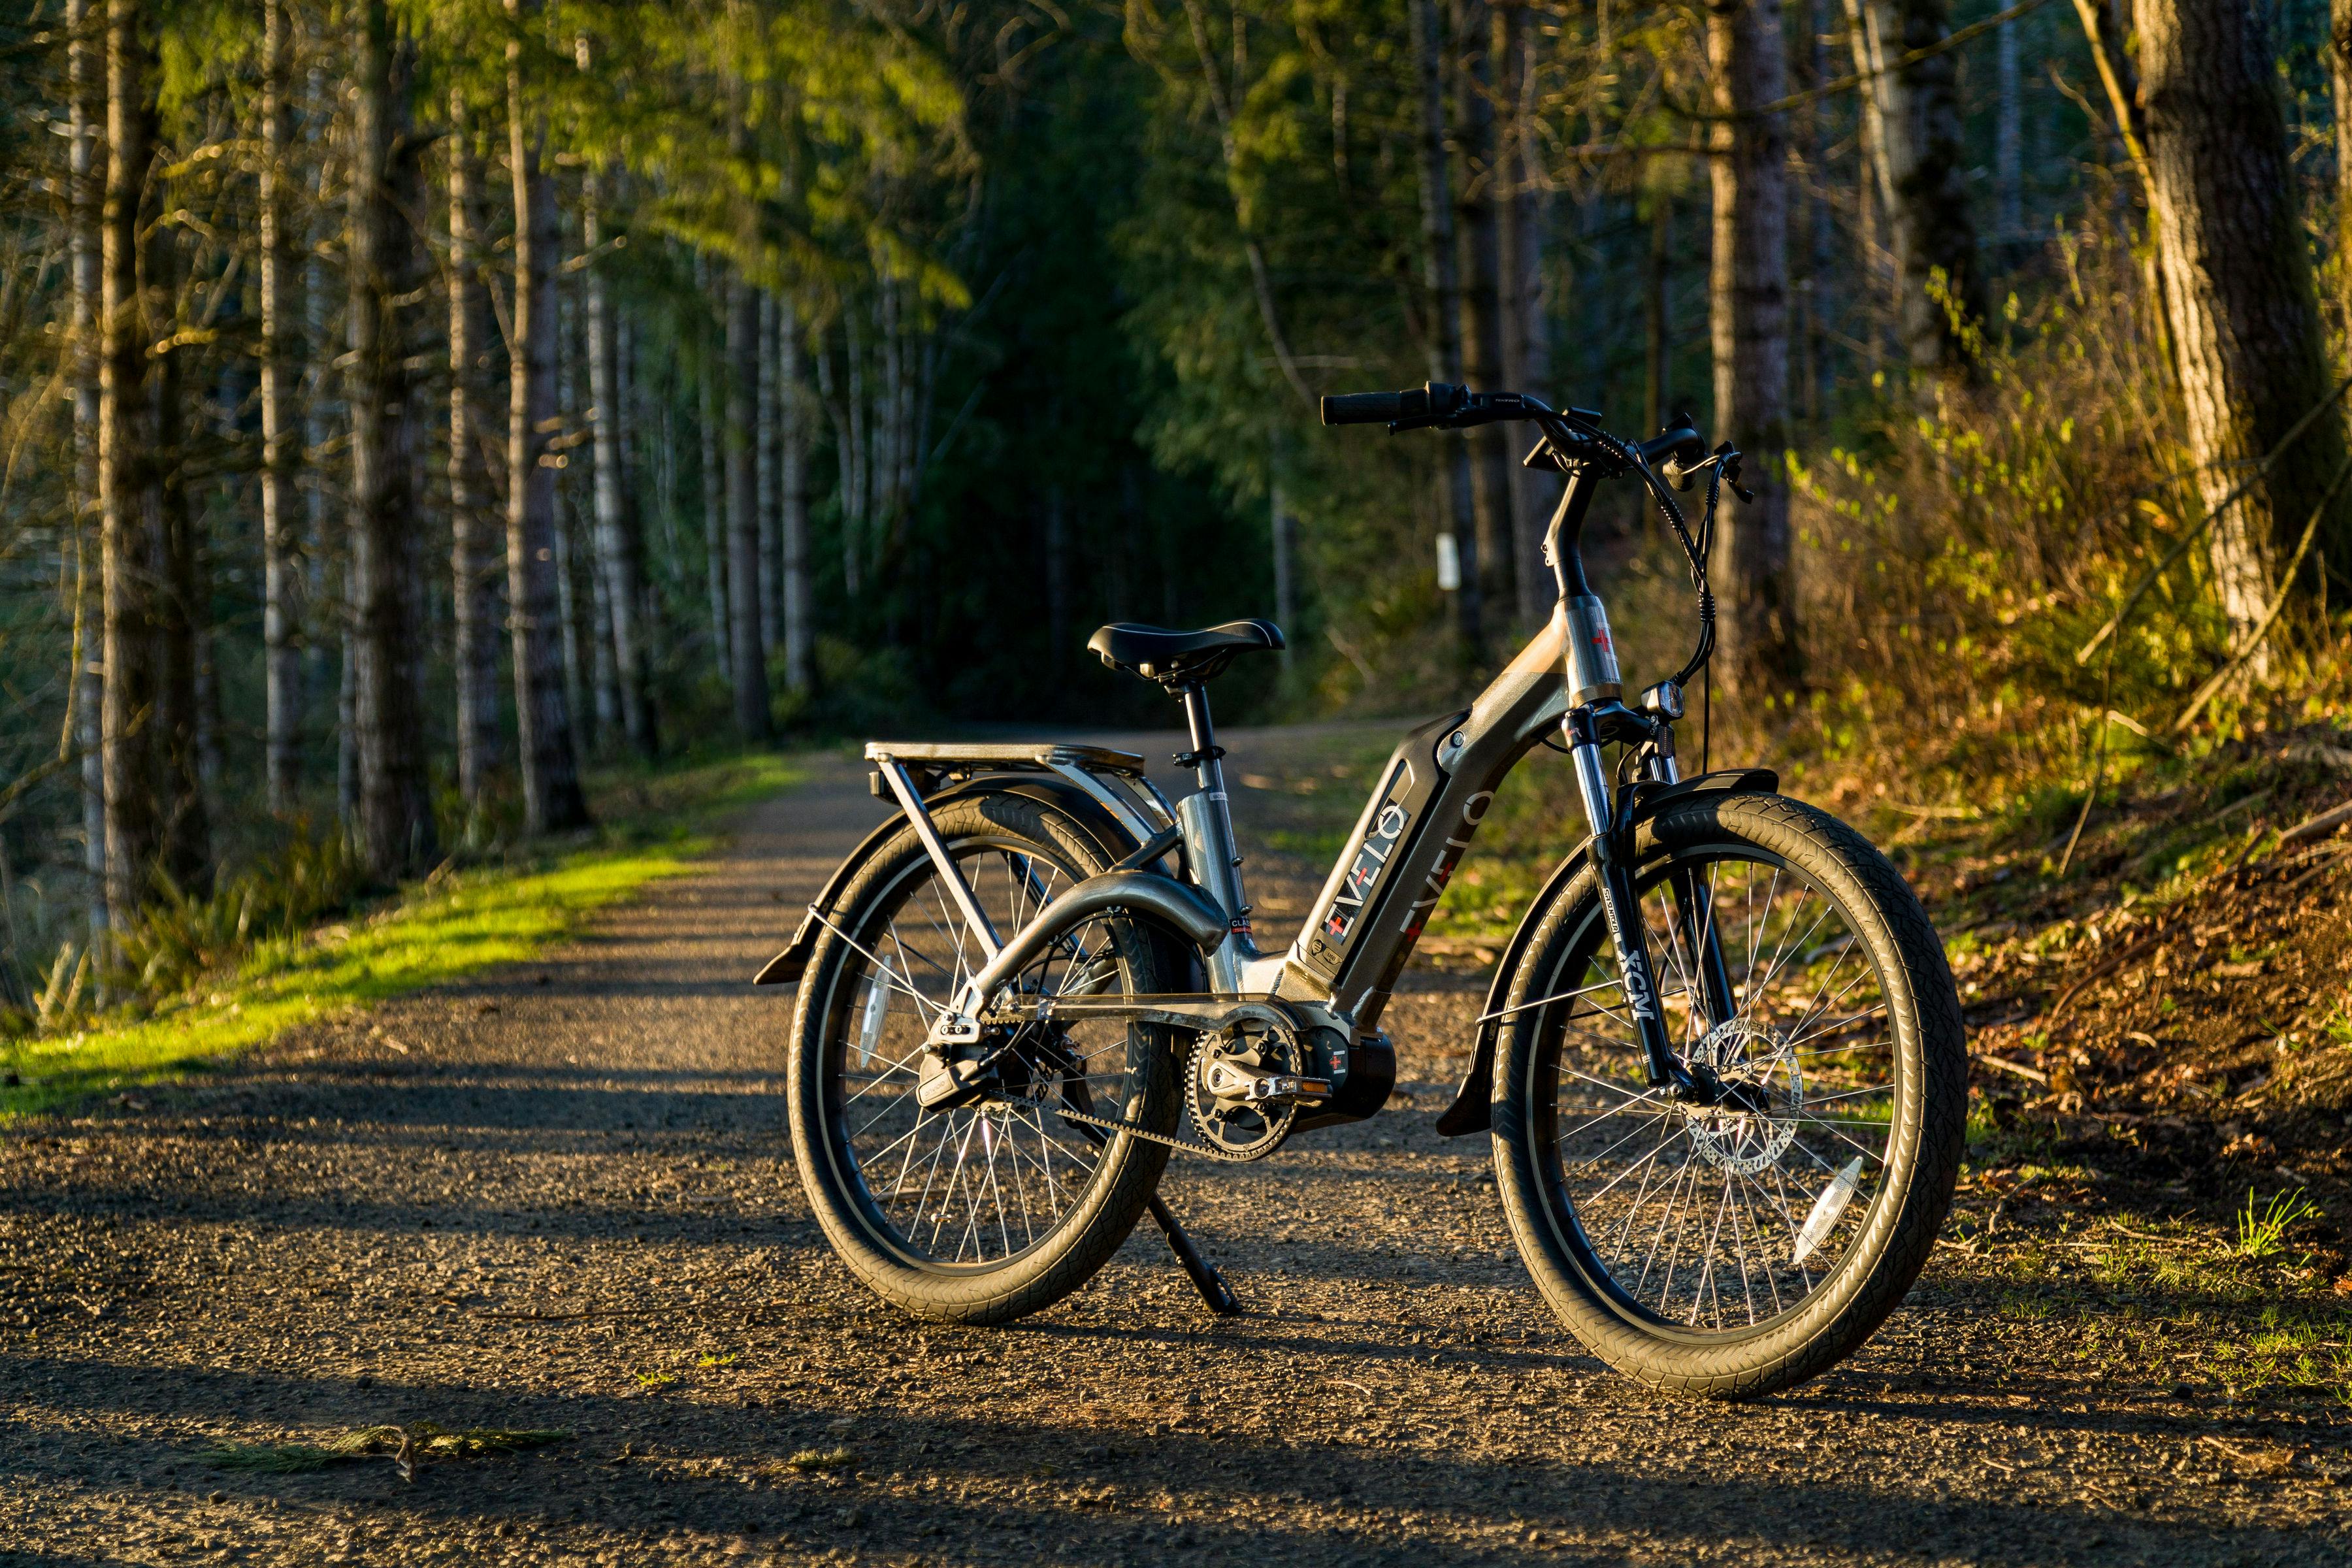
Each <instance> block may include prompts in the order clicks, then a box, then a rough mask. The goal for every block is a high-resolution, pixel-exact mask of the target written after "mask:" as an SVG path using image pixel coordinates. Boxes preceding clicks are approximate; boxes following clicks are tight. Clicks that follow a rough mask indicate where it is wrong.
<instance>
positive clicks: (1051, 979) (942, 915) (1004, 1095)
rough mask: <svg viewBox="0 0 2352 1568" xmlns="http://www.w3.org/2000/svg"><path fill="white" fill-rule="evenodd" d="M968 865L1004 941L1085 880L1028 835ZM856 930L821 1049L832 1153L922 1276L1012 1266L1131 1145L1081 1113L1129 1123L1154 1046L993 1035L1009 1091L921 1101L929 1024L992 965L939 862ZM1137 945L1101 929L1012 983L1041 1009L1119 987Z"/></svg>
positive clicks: (1048, 1032)
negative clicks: (1073, 1114) (947, 1102)
mask: <svg viewBox="0 0 2352 1568" xmlns="http://www.w3.org/2000/svg"><path fill="white" fill-rule="evenodd" d="M950 854H951V855H952V856H953V857H954V858H955V860H956V863H957V867H958V868H959V869H960V870H961V872H962V874H963V877H964V879H965V881H966V882H967V883H968V884H970V885H971V889H972V892H973V894H974V896H975V897H976V898H977V899H978V900H979V902H980V904H981V907H982V909H983V910H986V911H987V912H988V914H989V918H990V920H991V921H992V922H993V923H994V924H995V926H996V929H997V932H998V935H999V936H1000V937H1005V936H1010V935H1011V934H1012V933H1013V931H1018V930H1019V929H1021V927H1022V926H1024V925H1025V924H1026V923H1028V921H1030V920H1032V919H1034V917H1035V915H1036V913H1037V911H1038V910H1039V909H1041V908H1042V907H1043V906H1044V905H1045V903H1046V902H1048V901H1050V900H1052V899H1053V898H1054V897H1055V895H1056V894H1058V893H1059V892H1061V891H1062V890H1063V889H1066V888H1067V887H1068V886H1069V885H1070V884H1071V883H1072V882H1073V881H1076V880H1077V879H1079V877H1080V876H1081V875H1082V874H1083V873H1081V872H1078V871H1076V869H1074V868H1072V867H1071V866H1069V865H1067V864H1066V863H1063V862H1061V861H1058V860H1057V859H1055V858H1050V857H1048V856H1047V855H1045V853H1042V852H1041V850H1040V848H1039V847H1038V846H1035V845H1033V844H1027V843H1023V842H1018V841H1000V840H991V839H966V840H958V841H956V842H955V843H953V844H951V845H950ZM868 908H869V910H870V911H871V913H870V914H869V916H868V918H867V919H866V921H864V922H863V923H862V924H861V926H860V927H859V928H858V929H857V930H856V931H854V932H852V933H850V942H849V943H848V944H847V945H848V947H849V951H848V952H847V953H846V954H845V962H844V963H843V964H842V965H841V967H840V969H839V970H838V972H837V975H836V979H835V984H834V990H833V999H832V1005H831V1006H830V1007H829V1008H828V1011H827V1016H826V1021H825V1032H824V1042H823V1047H822V1048H823V1053H824V1055H823V1061H824V1083H823V1103H824V1117H825V1122H826V1131H827V1138H826V1144H827V1147H828V1148H829V1149H830V1151H831V1152H832V1157H833V1159H834V1161H835V1164H836V1166H837V1167H838V1168H839V1169H840V1171H841V1173H843V1174H844V1175H845V1177H846V1178H847V1182H846V1185H847V1188H848V1190H849V1191H850V1193H851V1194H853V1196H854V1199H855V1202H856V1205H857V1207H858V1209H859V1211H860V1213H861V1215H862V1218H863V1220H864V1222H865V1228H866V1230H867V1232H868V1234H869V1235H870V1236H871V1237H872V1238H873V1239H874V1240H875V1241H876V1242H877V1243H878V1244H880V1245H882V1246H883V1247H887V1248H888V1249H889V1250H890V1251H892V1252H893V1253H895V1254H897V1255H898V1257H899V1258H901V1259H902V1260H903V1261H905V1262H906V1263H908V1264H909V1265H912V1266H914V1267H918V1268H930V1269H937V1270H948V1271H956V1272H965V1271H981V1270H986V1269H991V1268H1003V1267H1004V1266H1005V1265H1006V1264H1008V1263H1011V1262H1013V1261H1014V1260H1015V1259H1017V1258H1021V1257H1023V1256H1024V1255H1025V1254H1027V1253H1029V1252H1031V1251H1033V1250H1034V1248H1036V1247H1040V1246H1043V1245H1045V1243H1047V1242H1048V1241H1049V1240H1050V1239H1051V1237H1053V1236H1054V1235H1055V1233H1057V1232H1058V1231H1059V1230H1060V1229H1061V1228H1062V1227H1063V1226H1066V1225H1067V1224H1069V1223H1070V1222H1071V1221H1072V1218H1073V1216H1074V1215H1077V1214H1078V1213H1079V1212H1080V1211H1082V1210H1084V1209H1085V1208H1086V1207H1087V1205H1088V1202H1089V1199H1090V1197H1091V1195H1092V1194H1093V1193H1094V1191H1095V1189H1096V1187H1097V1184H1098V1182H1099V1180H1100V1179H1101V1177H1102V1174H1103V1172H1104V1169H1105V1166H1106V1163H1107V1160H1108V1155H1109V1154H1110V1153H1111V1152H1113V1146H1114V1145H1115V1144H1116V1142H1117V1141H1118V1139H1120V1138H1123V1137H1124V1136H1125V1134H1123V1133H1110V1132H1102V1131H1099V1130H1097V1129H1094V1128H1091V1127H1089V1126H1087V1125H1086V1124H1085V1123H1082V1122H1078V1121H1071V1120H1070V1119H1069V1118H1068V1116H1067V1115H1066V1112H1067V1111H1071V1110H1076V1111H1080V1112H1086V1113H1090V1114H1092V1115H1096V1116H1099V1117H1105V1118H1124V1117H1127V1116H1129V1115H1130V1114H1132V1110H1133V1107H1134V1102H1135V1101H1136V1100H1137V1097H1138V1094H1139V1089H1140V1085H1141V1074H1142V1071H1143V1064H1144V1060H1145V1058H1144V1054H1143V1051H1142V1048H1141V1047H1142V1042H1141V1041H1140V1040H1139V1039H1135V1038H1132V1037H1131V1036H1132V1034H1133V1033H1134V1031H1132V1030H1131V1029H1130V1026H1127V1025H1123V1024H1118V1023H1115V1022H1108V1021H1103V1020H1091V1021H1087V1020H1082V1021H1080V1022H1077V1023H1076V1024H1072V1025H1068V1026H1054V1027H1051V1028H1047V1027H1044V1026H1037V1025H1035V1024H1034V1023H1033V1024H1028V1025H1024V1026H1019V1027H1017V1028H1012V1029H1007V1030H1003V1031H999V1032H997V1033H996V1034H994V1035H992V1037H991V1039H990V1043H991V1047H992V1054H993V1055H994V1057H995V1077H996V1079H997V1080H998V1087H997V1088H995V1089H992V1091H991V1092H990V1093H989V1094H987V1095H986V1096H985V1097H984V1098H982V1100H979V1101H978V1102H976V1103H973V1104H971V1105H966V1106H961V1107H957V1108H954V1109H951V1110H925V1109H924V1108H923V1107H921V1106H920V1105H919V1104H918V1103H917V1102H916V1099H915V1089H916V1086H917V1083H918V1082H919V1073H920V1070H921V1063H922V1056H923V1051H922V1046H923V1041H924V1038H925V1037H926V1032H927V1030H928V1028H929V1022H930V1020H931V1019H932V1018H933V1017H934V1016H937V1014H938V1013H939V1011H940V1009H941V1008H942V1007H944V1006H945V1005H948V1003H949V1001H950V998H952V997H953V996H954V994H956V992H957V991H958V990H959V989H960V988H961V985H962V983H963V981H964V980H965V979H966V978H967V977H969V976H970V975H971V973H972V972H973V971H974V970H975V969H976V968H978V967H979V966H980V965H981V963H983V962H984V955H983V954H982V952H981V950H980V948H979V945H978V943H977V942H976V941H975V940H974V938H973V937H972V935H971V931H970V930H969V928H968V927H967V926H966V924H965V922H964V921H963V919H962V917H961V914H959V913H958V912H956V905H955V902H954V900H953V899H952V897H951V896H950V894H949V893H948V891H947V889H945V887H944V886H943V885H942V884H941V883H940V879H939V876H938V872H937V870H936V868H934V867H933V866H932V865H931V864H930V862H929V860H928V859H918V860H915V861H913V862H912V863H910V864H909V866H908V868H907V869H906V871H905V872H903V873H902V874H901V875H900V876H899V877H898V879H897V880H896V881H895V882H894V883H892V884H891V886H890V887H889V888H887V889H885V890H884V891H883V893H882V894H881V896H880V897H879V898H878V899H877V900H874V902H872V903H871V904H869V906H868ZM1134 940H1135V939H1134V935H1133V933H1132V931H1131V930H1130V929H1129V928H1128V927H1127V926H1126V925H1125V923H1124V922H1122V921H1116V920H1112V919H1109V918H1107V917H1097V918H1096V919H1094V920H1091V921H1087V922H1085V923H1084V924H1082V925H1080V926H1078V927H1077V928H1076V929H1075V930H1073V931H1071V932H1069V933H1068V934H1067V935H1066V936H1065V937H1064V938H1063V939H1061V940H1060V941H1058V942H1055V944H1054V945H1053V946H1052V947H1050V948H1048V949H1047V950H1046V952H1045V953H1044V954H1043V955H1042V956H1041V957H1040V958H1039V959H1038V960H1037V961H1036V962H1035V963H1033V964H1031V965H1030V966H1029V967H1028V968H1027V969H1025V970H1024V971H1022V973H1020V974H1019V975H1018V976H1017V977H1016V978H1015V980H1014V982H1013V990H1014V992H1016V993H1017V994H1021V995H1023V996H1024V997H1027V998H1033V999H1034V998H1038V997H1043V996H1048V995H1067V994H1094V993H1119V992H1124V991H1127V990H1129V989H1131V987H1130V986H1129V984H1128V965H1129V962H1130V959H1131V956H1132V955H1131V952H1130V951H1129V948H1130V944H1131V943H1132V942H1133V941H1134Z"/></svg>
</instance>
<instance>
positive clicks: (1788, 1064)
mask: <svg viewBox="0 0 2352 1568" xmlns="http://www.w3.org/2000/svg"><path fill="white" fill-rule="evenodd" d="M1690 1059H1691V1061H1693V1062H1694V1063H1696V1064H1697V1065H1699V1066H1702V1067H1705V1068H1708V1069H1710V1070H1711V1071H1713V1072H1714V1074H1715V1076H1716V1077H1717V1079H1720V1080H1721V1081H1722V1082H1723V1083H1725V1084H1726V1085H1731V1084H1742V1085H1747V1086H1748V1087H1750V1088H1752V1089H1755V1090H1757V1091H1758V1098H1760V1099H1761V1100H1762V1102H1763V1105H1764V1109H1763V1110H1748V1109H1746V1108H1743V1107H1742V1106H1740V1105H1739V1104H1738V1103H1737V1102H1733V1101H1726V1102H1725V1103H1722V1104H1718V1105H1692V1106H1688V1107H1686V1108H1685V1112H1684V1114H1685V1117H1686V1119H1687V1120H1688V1121H1689V1123H1690V1135H1691V1142H1692V1144H1693V1145H1694V1146H1695V1147H1696V1149H1697V1150H1698V1154H1699V1158H1701V1159H1702V1160H1705V1161H1706V1163H1708V1164H1710V1165H1713V1166H1715V1167H1716V1168H1717V1170H1724V1171H1733V1172H1737V1173H1739V1174H1740V1175H1743V1176H1752V1175H1755V1174H1757V1173H1759V1172H1760V1171H1763V1170H1764V1169H1765V1168H1766V1167H1768V1166H1769V1165H1771V1164H1773V1163H1776V1162H1777V1161H1778V1160H1779V1159H1780V1156H1781V1155H1782V1154H1783V1153H1785V1152H1787V1151H1788V1148H1789V1144H1790V1142H1791V1141H1793V1140H1794V1139H1795V1137H1796V1136H1797V1114H1796V1111H1797V1107H1798V1106H1800V1105H1801V1104H1802V1103H1803V1102H1804V1081H1803V1078H1802V1075H1801V1072H1800V1070H1799V1068H1798V1066H1797V1053H1796V1050H1795V1048H1794V1047H1791V1046H1790V1045H1789V1044H1788V1043H1787V1042H1786V1041H1784V1040H1782V1039H1781V1038H1780V1037H1779V1036H1778V1035H1776V1034H1774V1033H1773V1032H1772V1031H1770V1030H1769V1029H1765V1028H1761V1027H1759V1026H1757V1025H1756V1024H1755V1023H1753V1022H1752V1021H1750V1020H1748V1019H1746V1018H1733V1019H1730V1020H1728V1021H1727V1022H1725V1023H1721V1024H1717V1026H1715V1027H1714V1028H1712V1029H1710V1030H1708V1031H1707V1034H1706V1038H1705V1039H1702V1040H1701V1041H1699V1043H1698V1044H1697V1045H1696V1047H1693V1048H1692V1051H1691V1054H1690Z"/></svg>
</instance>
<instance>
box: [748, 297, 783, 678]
mask: <svg viewBox="0 0 2352 1568" xmlns="http://www.w3.org/2000/svg"><path fill="white" fill-rule="evenodd" d="M759 301H760V321H759V327H758V331H759V334H760V350H759V360H760V377H759V390H758V396H757V398H756V399H755V405H754V407H753V411H752V416H751V422H752V425H753V426H754V432H755V433H754V435H753V437H752V442H751V457H752V463H751V472H752V484H751V489H752V494H753V496H754V498H755V500H754V502H753V504H754V505H755V506H756V507H757V509H758V510H759V513H760V642H761V646H762V647H775V646H776V644H777V643H778V642H780V641H782V637H783V613H784V612H783V604H782V596H781V595H779V594H778V592H777V588H778V584H779V581H780V579H781V578H782V575H783V562H782V542H781V541H780V540H779V538H778V537H777V535H778V532H779V524H780V522H781V521H782V520H781V518H780V516H779V513H778V508H777V502H776V493H777V481H778V479H780V477H781V476H780V474H779V472H778V462H777V445H776V436H777V420H778V417H779V416H778V415H777V411H776V347H775V345H776V297H775V296H774V295H773V294H772V293H770V292H769V291H768V290H767V289H760V290H759Z"/></svg>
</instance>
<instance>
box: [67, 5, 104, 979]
mask: <svg viewBox="0 0 2352 1568" xmlns="http://www.w3.org/2000/svg"><path fill="white" fill-rule="evenodd" d="M65 20H66V33H67V43H66V62H67V65H66V68H67V77H68V92H69V94H70V98H69V100H68V104H67V131H68V138H69V140H68V144H67V148H66V177H67V179H68V182H69V184H68V190H67V199H68V237H67V257H68V259H67V268H68V280H69V282H70V284H71V286H72V289H73V304H72V310H73V316H72V329H73V335H72V338H71V340H70V342H69V345H68V349H67V363H66V373H67V376H68V380H69V382H70V384H71V385H72V387H73V427H74V489H73V497H74V558H75V563H76V567H77V570H76V572H75V574H74V645H73V654H74V658H73V668H72V670H71V671H70V672H69V674H68V679H70V680H71V681H72V682H73V698H74V726H75V728H74V744H75V746H76V748H77V749H78V750H79V752H80V758H79V761H80V764H81V833H82V870H83V873H84V875H85V876H86V877H87V878H88V879H89V889H88V890H87V892H86V894H85V897H84V908H85V910H86V911H87V919H88V922H89V942H88V946H89V947H90V948H96V947H97V946H98V945H99V943H100V942H101V941H102V939H103V933H104V932H105V931H106V930H107V926H108V917H107V910H106V758H105V732H106V731H105V724H104V722H103V719H104V714H105V708H106V682H105V679H104V675H103V673H102V672H103V670H104V668H105V666H104V664H103V663H102V662H101V654H102V649H103V645H104V629H103V628H104V623H105V615H106V596H105V566H104V552H105V540H104V538H103V528H102V526H100V529H99V531H98V532H97V533H95V534H94V533H93V532H92V528H93V525H100V520H101V519H102V517H103V516H104V514H103V512H102V511H101V510H100V506H99V466H98V458H99V439H98V430H99V395H98V381H99V368H98V366H99V344H98V306H99V298H100V291H101V289H102V288H103V284H102V282H101V280H100V268H99V257H100V238H99V211H100V202H101V200H102V199H103V195H104V191H103V184H102V181H101V178H100V166H99V155H100V145H99V125H100V121H102V120H103V119H104V118H105V115H106V56H105V50H104V47H103V46H102V44H101V43H100V37H99V32H100V29H99V27H98V25H97V23H96V21H95V20H94V19H93V17H92V16H91V14H90V0H67V4H66V16H65Z"/></svg>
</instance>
